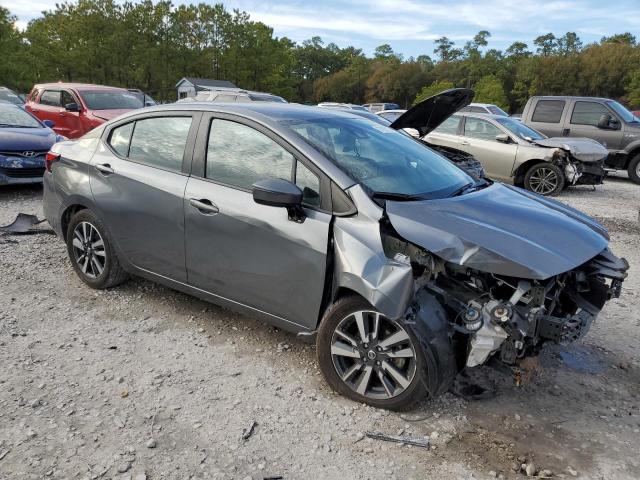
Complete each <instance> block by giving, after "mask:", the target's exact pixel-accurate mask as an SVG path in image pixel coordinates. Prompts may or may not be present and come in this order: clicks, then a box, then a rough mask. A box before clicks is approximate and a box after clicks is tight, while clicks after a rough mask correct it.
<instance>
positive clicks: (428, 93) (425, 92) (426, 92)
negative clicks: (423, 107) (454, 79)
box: [413, 81, 454, 105]
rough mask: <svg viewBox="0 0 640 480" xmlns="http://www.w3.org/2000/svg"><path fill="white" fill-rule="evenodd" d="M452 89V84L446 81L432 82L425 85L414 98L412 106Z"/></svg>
mask: <svg viewBox="0 0 640 480" xmlns="http://www.w3.org/2000/svg"><path fill="white" fill-rule="evenodd" d="M453 87H454V85H453V83H451V82H448V81H439V82H433V83H432V84H431V85H425V86H424V87H422V89H421V90H420V93H418V95H417V96H416V98H415V100H414V101H413V104H414V105H416V104H418V103H420V102H422V101H423V100H426V99H427V98H429V97H433V96H434V95H436V94H438V93H440V92H442V91H444V90H449V89H450V88H453Z"/></svg>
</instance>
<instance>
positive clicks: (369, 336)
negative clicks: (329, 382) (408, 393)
mask: <svg viewBox="0 0 640 480" xmlns="http://www.w3.org/2000/svg"><path fill="white" fill-rule="evenodd" d="M331 358H332V360H333V366H334V367H335V369H336V372H337V374H338V376H339V377H340V378H341V379H342V381H343V382H344V383H345V384H346V385H347V386H348V387H349V388H350V389H352V390H353V391H354V392H356V393H358V394H360V395H362V396H364V397H367V398H370V399H375V400H385V399H390V398H393V397H396V396H398V395H400V394H401V393H402V392H404V391H405V390H406V389H407V388H408V387H409V385H411V382H412V381H413V378H414V376H415V374H416V352H415V348H414V345H413V342H412V340H411V337H410V336H409V334H408V333H407V331H406V330H405V329H404V328H403V327H402V326H401V325H400V324H398V322H395V321H393V320H390V319H388V318H386V317H385V316H383V315H381V314H380V313H378V312H375V311H366V310H363V311H357V312H354V313H352V314H350V315H348V316H347V317H345V318H344V319H342V321H341V322H340V323H339V324H338V326H337V327H336V329H335V330H334V333H333V337H332V339H331Z"/></svg>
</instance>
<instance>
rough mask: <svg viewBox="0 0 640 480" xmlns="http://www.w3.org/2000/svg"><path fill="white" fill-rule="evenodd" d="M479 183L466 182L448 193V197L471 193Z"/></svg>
mask: <svg viewBox="0 0 640 480" xmlns="http://www.w3.org/2000/svg"><path fill="white" fill-rule="evenodd" d="M480 186H481V184H478V183H474V182H471V183H467V184H465V185H463V186H462V187H460V188H458V189H457V190H454V191H453V193H452V194H451V195H449V196H450V197H457V196H459V195H464V194H465V193H471V192H473V191H475V190H479V189H480Z"/></svg>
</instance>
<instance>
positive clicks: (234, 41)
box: [0, 0, 640, 111]
mask: <svg viewBox="0 0 640 480" xmlns="http://www.w3.org/2000/svg"><path fill="white" fill-rule="evenodd" d="M15 20H16V19H15V17H13V16H12V15H11V13H10V12H9V11H8V10H7V9H5V8H2V7H0V58H1V59H2V63H3V65H2V68H0V85H7V86H10V87H13V88H15V89H17V90H19V91H27V90H28V89H29V88H30V87H31V85H33V84H34V83H37V82H44V81H57V80H63V81H82V82H92V83H101V84H109V85H119V86H125V87H137V88H141V89H143V90H145V91H147V92H149V93H151V94H152V95H155V96H157V97H159V98H160V99H162V100H170V99H173V98H175V90H174V85H175V83H176V81H177V80H179V79H180V78H181V77H183V76H195V77H207V78H220V79H226V80H231V81H233V82H234V83H236V84H237V85H239V86H241V87H243V88H248V89H254V90H261V91H269V92H272V93H276V94H278V95H281V96H283V97H285V98H287V99H289V100H291V101H295V102H303V103H307V102H319V101H324V100H332V101H340V102H350V103H364V102H372V101H394V102H397V103H399V104H401V105H402V106H405V107H406V106H409V105H411V104H412V103H414V102H415V101H417V100H420V99H421V98H425V97H427V96H429V95H430V94H432V93H435V92H438V91H440V90H442V89H444V88H449V87H452V86H462V87H471V88H474V89H475V90H476V100H477V101H485V102H488V103H496V104H498V105H500V106H501V107H503V108H505V109H507V110H511V111H518V110H519V109H521V108H522V106H523V105H524V103H525V102H526V100H527V99H528V97H529V96H531V95H534V94H580V95H598V96H606V97H612V98H617V99H622V100H626V101H627V103H629V104H630V105H631V106H640V45H638V44H637V42H636V39H635V38H634V37H633V36H632V35H631V34H629V33H626V34H621V35H615V36H612V37H608V38H603V39H602V40H601V41H600V42H598V43H594V44H590V45H583V43H582V42H581V40H580V38H578V36H577V35H576V34H575V33H573V32H568V33H566V34H565V35H563V36H561V37H555V36H554V35H553V34H551V33H549V34H547V35H542V36H540V37H538V38H536V39H535V40H534V43H533V45H532V47H531V48H530V47H529V46H528V45H527V44H526V43H523V42H514V43H513V44H512V45H511V46H510V47H509V48H507V49H506V50H504V51H501V50H497V49H493V48H489V40H490V37H491V34H490V33H489V32H487V31H481V32H479V33H478V34H477V35H475V37H474V38H473V39H472V40H470V41H469V42H466V44H465V45H463V46H461V47H457V46H456V45H455V44H454V42H452V41H450V40H449V39H448V38H447V37H442V38H440V39H438V40H437V41H436V42H435V43H436V45H435V49H434V51H433V55H434V57H433V58H432V57H430V56H428V55H420V56H418V57H417V58H413V57H410V58H407V59H405V58H403V56H402V55H401V54H399V53H396V52H394V51H393V49H392V48H391V47H390V46H389V45H381V46H380V47H378V48H377V49H376V51H375V54H374V56H373V57H367V56H365V55H364V54H363V52H362V50H360V49H357V48H354V47H346V48H340V47H338V46H337V45H335V44H333V43H329V44H325V43H324V42H323V41H322V40H321V38H319V37H313V38H311V39H310V40H306V41H304V42H302V43H301V44H298V43H295V42H293V41H291V40H290V39H288V38H286V37H282V38H278V37H276V36H274V34H273V30H272V29H271V28H270V27H268V26H267V25H265V24H263V23H260V22H254V21H252V20H251V19H250V17H249V15H248V14H247V13H245V12H242V11H239V10H233V11H229V10H227V9H226V8H225V7H224V6H223V5H222V4H216V5H207V4H204V3H201V4H198V5H180V6H174V5H173V4H172V3H171V2H170V1H160V2H154V1H152V0H142V1H133V2H125V3H119V2H116V1H115V0H78V1H77V2H72V3H62V4H58V5H56V8H55V9H54V10H51V11H47V12H44V13H43V14H42V16H41V17H39V18H37V19H35V20H32V21H31V22H29V24H28V26H27V28H26V29H25V30H24V31H20V30H18V29H17V28H16V27H15Z"/></svg>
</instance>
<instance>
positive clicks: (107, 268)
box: [66, 210, 127, 289]
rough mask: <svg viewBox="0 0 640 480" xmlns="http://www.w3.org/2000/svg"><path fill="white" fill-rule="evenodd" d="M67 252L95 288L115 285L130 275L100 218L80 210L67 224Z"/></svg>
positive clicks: (74, 265)
mask: <svg viewBox="0 0 640 480" xmlns="http://www.w3.org/2000/svg"><path fill="white" fill-rule="evenodd" d="M66 235H67V252H68V253H69V259H70V260H71V265H72V266H73V269H74V270H75V271H76V274H77V275H78V277H80V280H82V281H83V282H84V283H86V284H87V285H89V286H90V287H91V288H95V289H105V288H111V287H115V286H116V285H119V284H120V283H122V282H124V281H125V280H126V279H127V273H126V272H125V271H124V269H123V268H122V266H121V265H120V262H119V261H118V257H117V256H116V252H115V250H114V248H113V245H112V244H111V241H110V240H109V237H108V236H107V233H106V229H105V228H104V225H103V224H102V222H101V221H100V219H99V218H98V217H97V216H96V215H95V214H94V213H93V212H91V211H90V210H80V211H79V212H77V213H76V214H75V215H74V216H73V217H72V218H71V221H70V222H69V227H68V228H67V234H66Z"/></svg>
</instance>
